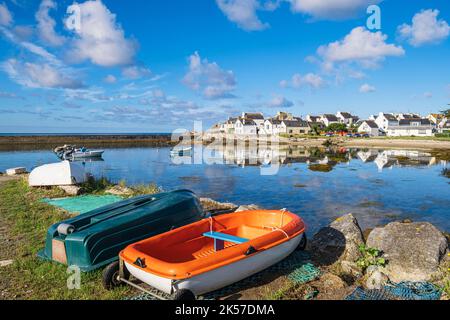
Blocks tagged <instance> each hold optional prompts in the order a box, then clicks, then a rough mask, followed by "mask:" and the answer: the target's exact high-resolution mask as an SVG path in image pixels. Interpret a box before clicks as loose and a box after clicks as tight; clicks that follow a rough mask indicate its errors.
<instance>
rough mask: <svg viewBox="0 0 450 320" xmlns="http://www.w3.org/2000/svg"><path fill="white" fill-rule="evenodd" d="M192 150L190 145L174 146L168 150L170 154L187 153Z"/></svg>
mask: <svg viewBox="0 0 450 320" xmlns="http://www.w3.org/2000/svg"><path fill="white" fill-rule="evenodd" d="M191 152H192V147H175V148H173V149H172V150H170V155H171V156H183V155H189V154H190V153H191Z"/></svg>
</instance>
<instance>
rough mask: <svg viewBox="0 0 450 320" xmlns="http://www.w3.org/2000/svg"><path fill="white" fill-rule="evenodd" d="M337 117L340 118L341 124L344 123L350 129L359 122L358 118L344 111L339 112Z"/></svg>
mask: <svg viewBox="0 0 450 320" xmlns="http://www.w3.org/2000/svg"><path fill="white" fill-rule="evenodd" d="M336 117H337V118H338V120H339V122H340V123H344V124H345V125H346V126H348V127H349V126H351V125H353V124H355V123H356V122H357V121H358V120H359V117H358V116H354V115H352V114H351V113H348V112H342V111H338V112H337V113H336Z"/></svg>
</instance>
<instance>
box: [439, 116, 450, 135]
mask: <svg viewBox="0 0 450 320" xmlns="http://www.w3.org/2000/svg"><path fill="white" fill-rule="evenodd" d="M436 128H437V131H438V132H439V133H443V132H447V131H448V132H450V119H447V118H445V117H444V118H443V119H442V120H441V121H440V122H439V123H438V125H437V126H436Z"/></svg>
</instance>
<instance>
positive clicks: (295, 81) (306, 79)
mask: <svg viewBox="0 0 450 320" xmlns="http://www.w3.org/2000/svg"><path fill="white" fill-rule="evenodd" d="M324 85H325V80H324V79H323V78H322V77H321V76H319V75H317V74H315V73H307V74H306V75H304V76H302V75H301V74H299V73H296V74H294V75H293V76H292V79H291V80H290V81H287V80H282V81H281V82H280V86H281V87H283V88H285V87H292V88H296V89H299V88H302V87H304V86H308V87H310V88H312V89H319V88H321V87H323V86H324Z"/></svg>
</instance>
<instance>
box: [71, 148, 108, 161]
mask: <svg viewBox="0 0 450 320" xmlns="http://www.w3.org/2000/svg"><path fill="white" fill-rule="evenodd" d="M104 152H105V151H104V150H86V149H84V151H83V149H80V150H75V152H74V153H72V154H71V155H70V156H71V157H72V158H73V159H80V158H100V157H101V156H102V155H103V153H104Z"/></svg>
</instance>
